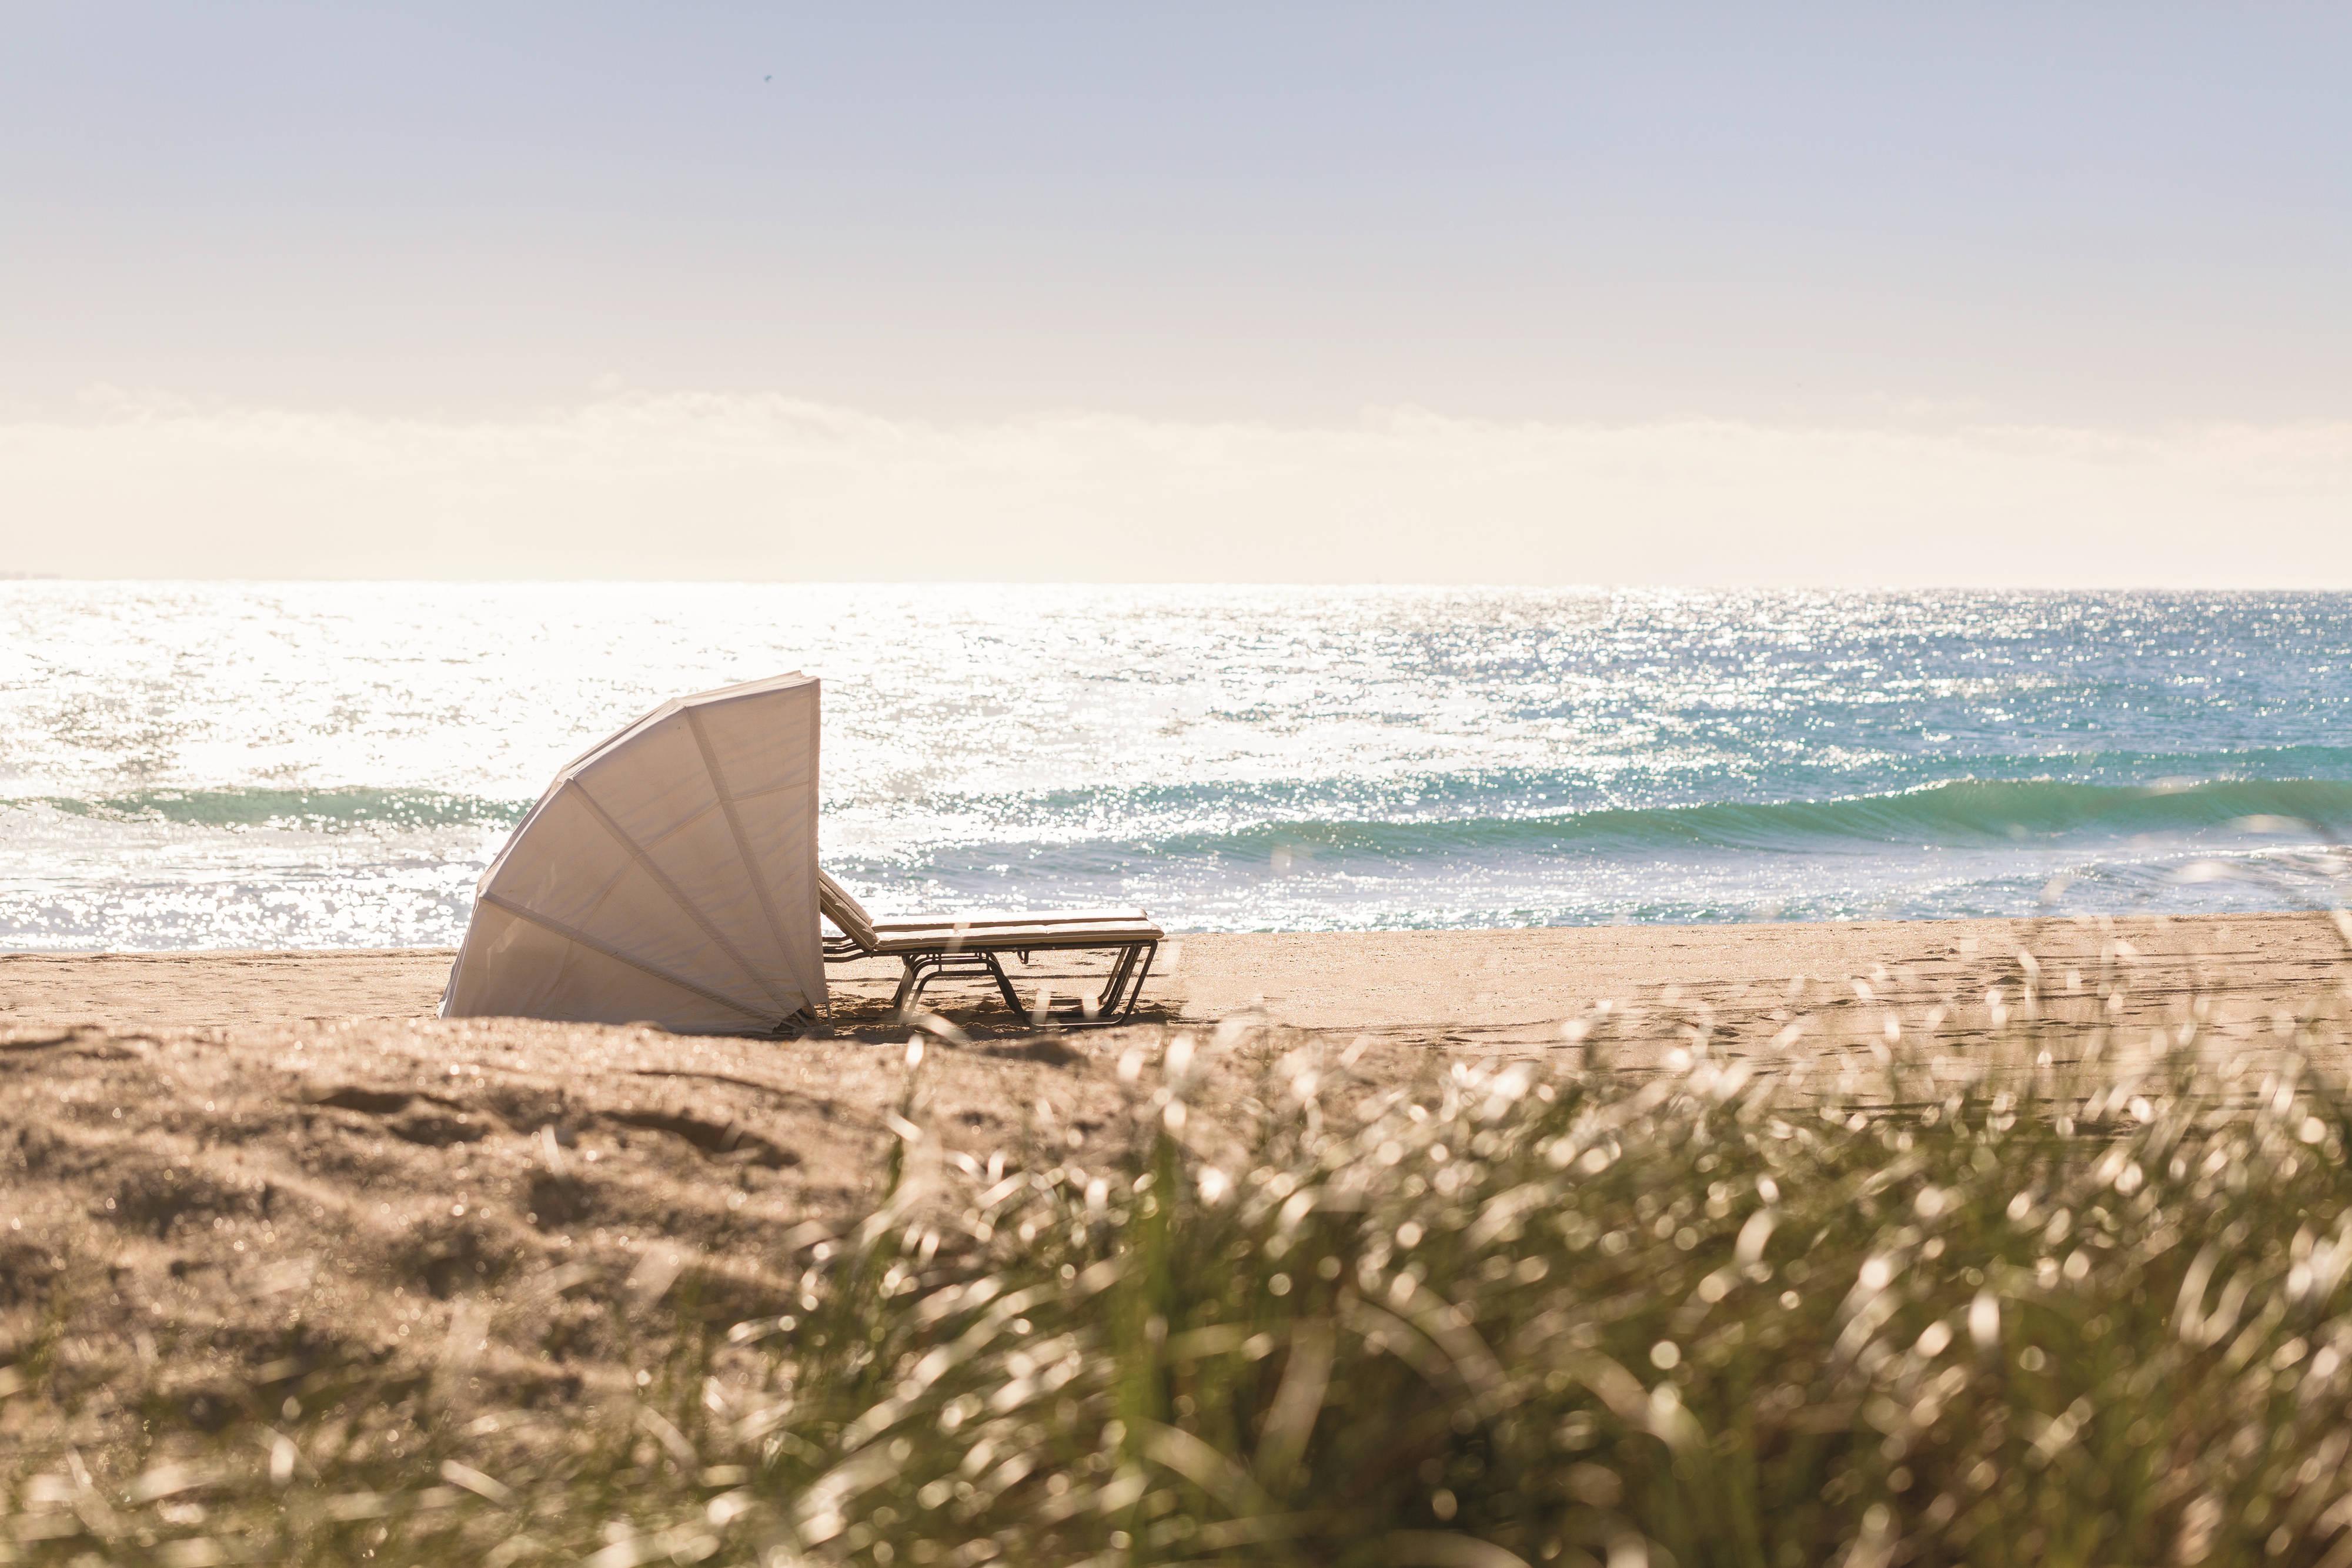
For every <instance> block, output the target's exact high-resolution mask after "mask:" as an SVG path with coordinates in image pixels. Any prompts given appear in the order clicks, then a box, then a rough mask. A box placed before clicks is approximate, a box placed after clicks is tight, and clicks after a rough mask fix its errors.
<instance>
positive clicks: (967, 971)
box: [817, 869, 1165, 1027]
mask: <svg viewBox="0 0 2352 1568" xmlns="http://www.w3.org/2000/svg"><path fill="white" fill-rule="evenodd" d="M817 906H818V908H819V909H820V910H821V911H823V913H824V917H825V918H826V919H827V920H829V921H831V922H832V923H833V925H834V927H835V929H836V930H837V931H839V932H840V935H839V936H827V937H826V938H825V939H824V959H825V962H826V963H828V964H845V963H850V962H852V961H854V960H856V959H859V958H885V957H888V958H897V959H898V960H900V962H901V963H902V964H903V965H904V972H903V973H902V974H901V975H900V976H899V978H898V994H897V996H896V997H894V998H892V1000H891V1007H892V1009H893V1010H894V1012H895V1013H896V1014H897V1016H898V1017H899V1018H902V1019H903V1018H906V1017H908V1015H909V1014H910V1013H911V1012H912V1010H913V1009H914V1006H915V1004H916V1003H917V1002H918V1001H919V1000H920V999H921V998H922V994H923V990H924V988H925V987H927V986H929V984H930V983H931V982H932V981H933V980H935V979H938V978H939V977H941V976H943V975H950V976H953V975H961V976H970V977H975V978H977V977H983V976H984V977H987V978H989V979H992V980H993V981H995V982H996V991H997V995H999V996H1001V997H1003V998H1004V1005H1005V1007H1006V1008H1007V1009H1010V1010H1011V1011H1012V1012H1013V1014H1014V1015H1015V1016H1017V1017H1034V1016H1035V1014H1034V1011H1033V1009H1028V1008H1024V1007H1023V1006H1022V1005H1021V998H1020V995H1019V994H1018V993H1017V992H1015V991H1014V990H1013V977H1011V976H1010V975H1007V974H1006V973H1005V972H1004V962H1003V955H1004V954H1007V953H1011V954H1013V955H1014V956H1017V957H1019V958H1020V960H1021V961H1022V962H1023V963H1024V964H1025V963H1027V962H1028V961H1029V955H1030V954H1031V953H1034V952H1109V953H1116V954H1117V955H1118V956H1117V957H1116V958H1114V959H1113V960H1112V963H1111V970H1110V974H1109V976H1108V978H1107V979H1106V980H1105V982H1104V985H1103V988H1102V991H1101V993H1100V994H1099V995H1098V996H1097V997H1095V998H1093V1002H1092V1006H1090V1007H1089V1006H1087V1003H1086V1002H1084V1001H1081V1003H1080V1004H1079V1010H1078V1016H1077V1018H1076V1019H1069V1018H1066V1017H1064V1018H1057V1019H1055V1022H1057V1023H1060V1024H1062V1025H1063V1026H1064V1027H1068V1026H1069V1025H1070V1024H1072V1023H1073V1022H1076V1023H1084V1024H1108V1023H1123V1022H1125V1021H1126V1020H1127V1019H1129V1018H1131V1017H1133V1016H1134V1013H1135V1009H1136V1004H1137V1003H1138V1002H1139V1001H1141V1000H1142V998H1143V983H1144V981H1145V980H1147V979H1149V978H1150V975H1151V965H1152V961H1153V959H1154V958H1155V957H1156V956H1158V954H1159V951H1160V938H1161V937H1162V936H1164V935H1165V934H1164V933H1163V932H1161V931H1160V927H1158V926H1157V925H1152V924H1151V922H1150V917H1149V915H1146V914H1145V912H1144V911H1142V910H1101V911H1095V910H1087V911H1074V912H1071V913H1068V914H1063V915H991V916H984V917H977V918H975V917H969V916H961V917H960V916H952V915H950V916H943V917H940V918H938V919H922V920H903V919H902V920H883V921H877V920H876V919H875V918H874V917H873V916H872V915H868V914H867V913H866V908H865V906H864V905H863V904H859V903H858V902H857V900H856V898H855V897H854V896H852V895H851V894H850V892H849V890H848V889H847V888H845V887H843V886H842V885H841V884H840V883H837V882H835V880H834V879H833V878H832V876H831V875H829V874H828V873H825V872H824V871H823V870H822V869H820V870H819V871H818V873H817Z"/></svg>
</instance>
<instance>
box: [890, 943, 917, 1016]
mask: <svg viewBox="0 0 2352 1568" xmlns="http://www.w3.org/2000/svg"><path fill="white" fill-rule="evenodd" d="M922 994H923V982H922V971H921V970H920V969H919V968H918V967H916V960H915V959H914V958H912V957H909V958H908V960H907V972H906V973H905V974H903V975H901V976H899V977H898V995H897V996H895V997H893V998H890V1013H891V1016H892V1017H893V1018H896V1019H900V1020H902V1021H903V1020H904V1019H905V1018H906V1017H907V1009H908V1008H909V1007H911V1006H912V1005H913V1004H914V1000H915V998H917V997H919V996H921V995H922Z"/></svg>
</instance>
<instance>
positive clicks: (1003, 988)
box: [981, 953, 1029, 1018]
mask: <svg viewBox="0 0 2352 1568" xmlns="http://www.w3.org/2000/svg"><path fill="white" fill-rule="evenodd" d="M981 956H982V958H984V959H986V960H987V961H988V972H989V973H990V974H992V975H993V976H995V977H996V992H997V995H999V996H1001V997H1003V998H1004V1005H1005V1006H1006V1007H1007V1008H1010V1009H1012V1010H1013V1016H1014V1017H1016V1018H1026V1017H1028V1016H1029V1009H1027V1008H1024V1007H1023V1006H1022V1005H1021V998H1020V995H1019V993H1017V992H1016V991H1014V990H1013V977H1011V976H1010V975H1007V974H1006V973H1005V972H1004V966H1003V964H1002V963H1001V962H999V961H998V959H997V956H996V955H995V954H993V953H982V955H981Z"/></svg>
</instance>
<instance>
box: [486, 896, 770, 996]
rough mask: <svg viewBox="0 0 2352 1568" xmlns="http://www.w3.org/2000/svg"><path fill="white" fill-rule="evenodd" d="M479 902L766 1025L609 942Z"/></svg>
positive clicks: (497, 899)
mask: <svg viewBox="0 0 2352 1568" xmlns="http://www.w3.org/2000/svg"><path fill="white" fill-rule="evenodd" d="M481 902H482V903H484V904H492V905H495V906H496V907H498V908H499V909H503V910H505V911H506V912H507V913H508V914H509V915H513V916H514V917H515V918H516V919H517V920H528V921H530V923H531V924H532V925H536V926H538V927H539V928H540V929H541V930H543V931H551V932H553V933H554V934H555V935H556V936H561V937H562V938H563V939H564V940H565V941H567V942H573V943H577V944H578V945H579V946H583V947H585V948H587V949H588V950H589V951H590V952H592V953H602V954H603V955H604V956H605V957H607V958H610V959H612V960H613V962H614V963H615V964H626V965H627V966H628V967H630V968H632V969H635V971H637V973H639V974H641V975H651V976H652V977H654V978H655V979H656V980H659V981H661V982H662V983H663V984H664V985H666V986H676V987H677V988H678V989H679V990H681V991H692V992H693V993H694V994H695V995H696V996H698V997H700V998H703V999H704V1000H705V1001H711V1002H717V1003H718V1004H719V1006H720V1007H722V1008H725V1009H727V1010H728V1011H729V1012H734V1013H741V1014H742V1015H743V1016H744V1017H745V1018H747V1019H753V1020H755V1021H757V1022H760V1023H767V1022H769V1021H770V1019H768V1017H767V1015H766V1014H764V1013H762V1012H761V1011H759V1010H758V1009H755V1008H747V1007H745V1006H744V1005H743V1004H742V1003H741V1002H739V1001H735V1000H733V999H732V998H728V997H722V996H720V995H719V993H718V992H717V991H714V990H712V989H710V988H709V987H707V986H698V985H696V984H695V983H694V982H693V981H692V980H688V979H685V978H683V977H679V976H677V975H673V974H671V973H670V972H669V971H668V970H667V969H664V968H662V967H659V966H658V965H654V964H648V963H646V961H645V960H644V959H643V958H632V957H630V956H628V955H627V954H626V953H624V952H622V951H621V950H620V949H619V948H618V947H615V946H613V945H612V944H611V943H609V942H602V941H599V940H598V939H597V938H595V937H593V936H589V935H588V933H586V932H585V931H583V930H581V929H579V928H578V927H577V926H572V925H565V924H563V922H562V921H561V920H557V919H555V918H553V917H552V916H551V915H541V914H540V913H539V912H538V911H537V910H532V909H525V908H524V907H523V906H522V905H521V904H517V903H516V902H515V901H514V900H512V899H510V898H507V897H504V896H502V895H500V894H495V893H486V894H482V895H481Z"/></svg>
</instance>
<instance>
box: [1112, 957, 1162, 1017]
mask: <svg viewBox="0 0 2352 1568" xmlns="http://www.w3.org/2000/svg"><path fill="white" fill-rule="evenodd" d="M1127 951H1128V956H1129V958H1130V959H1134V958H1137V957H1140V958H1141V960H1142V962H1141V963H1139V964H1138V965H1137V966H1136V969H1135V977H1134V979H1133V980H1132V981H1131V982H1130V983H1129V987H1128V992H1127V1005H1126V1006H1125V1007H1123V1008H1121V1009H1119V1013H1118V1016H1119V1017H1120V1018H1121V1019H1130V1018H1133V1017H1134V1016H1135V1006H1136V1004H1137V1003H1138V1002H1140V1001H1141V1000H1143V982H1144V981H1146V980H1148V979H1150V977H1151V960H1152V959H1153V958H1154V957H1156V956H1159V953H1160V944H1159V943H1157V942H1147V943H1145V944H1144V945H1143V946H1141V947H1130V948H1129V949H1128V950H1127ZM1105 1016H1106V1017H1108V1016H1109V1015H1108V1013H1106V1014H1105Z"/></svg>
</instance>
